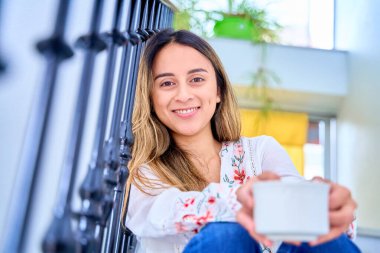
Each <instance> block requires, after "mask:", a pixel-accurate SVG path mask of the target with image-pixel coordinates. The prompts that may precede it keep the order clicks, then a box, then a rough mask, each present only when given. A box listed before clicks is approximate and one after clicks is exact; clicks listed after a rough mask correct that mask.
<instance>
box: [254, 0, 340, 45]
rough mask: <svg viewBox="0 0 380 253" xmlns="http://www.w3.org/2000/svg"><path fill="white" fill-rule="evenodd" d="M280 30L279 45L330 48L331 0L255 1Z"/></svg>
mask: <svg viewBox="0 0 380 253" xmlns="http://www.w3.org/2000/svg"><path fill="white" fill-rule="evenodd" d="M256 2H257V4H258V5H259V6H260V7H263V8H266V10H267V11H268V14H269V15H270V16H271V17H272V18H273V19H275V20H276V21H277V22H278V23H279V24H281V25H282V26H283V27H284V28H283V29H282V31H281V32H280V44H284V45H292V46H303V47H313V48H321V49H333V48H334V7H335V1H334V0H323V1H321V0H256Z"/></svg>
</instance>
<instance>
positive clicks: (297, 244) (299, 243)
mask: <svg viewBox="0 0 380 253" xmlns="http://www.w3.org/2000/svg"><path fill="white" fill-rule="evenodd" d="M284 242H285V243H287V244H291V245H295V246H300V245H301V242H295V241H284Z"/></svg>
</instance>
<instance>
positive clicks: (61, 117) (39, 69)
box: [0, 0, 117, 252]
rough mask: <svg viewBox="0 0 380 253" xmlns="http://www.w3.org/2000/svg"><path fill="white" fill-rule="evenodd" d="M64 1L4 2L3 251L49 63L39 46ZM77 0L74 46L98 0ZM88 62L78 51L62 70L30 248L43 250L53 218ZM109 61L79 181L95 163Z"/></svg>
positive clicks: (93, 100)
mask: <svg viewBox="0 0 380 253" xmlns="http://www.w3.org/2000/svg"><path fill="white" fill-rule="evenodd" d="M58 2H59V1H56V0H54V1H51V0H40V1H23V0H8V1H3V5H2V10H1V11H2V13H1V14H2V20H1V26H2V27H1V35H0V36H1V37H0V40H1V43H0V45H1V47H2V48H1V49H2V52H3V55H4V56H5V58H6V60H7V62H8V69H7V72H6V74H5V75H2V76H0V113H1V116H0V140H1V142H0V185H1V191H0V200H1V201H0V251H1V247H2V246H3V244H4V243H3V241H2V240H3V239H4V236H5V235H6V233H7V225H8V223H7V217H9V213H8V211H9V210H8V207H9V204H10V202H11V200H12V192H13V190H14V189H13V186H14V182H15V181H16V180H17V176H18V174H17V173H18V165H19V158H20V157H21V156H22V148H23V140H24V135H25V132H26V129H27V124H28V119H29V113H30V110H31V108H32V107H33V104H34V102H35V101H36V99H37V95H38V90H39V88H40V87H41V85H42V83H43V80H44V74H45V72H44V71H45V67H46V61H45V60H44V58H43V57H42V56H41V55H39V54H38V53H37V51H36V50H35V43H36V42H37V41H39V40H41V39H45V38H48V37H49V36H50V33H51V32H52V29H53V27H54V23H55V19H56V12H57V3H58ZM71 2H72V6H71V8H70V14H69V18H68V23H67V34H66V41H67V42H68V43H69V44H70V45H71V46H72V45H74V42H75V40H76V39H77V38H78V37H79V36H80V35H83V34H85V33H86V32H87V31H88V27H89V20H90V14H91V11H92V4H93V2H94V1H92V0H85V1H71ZM105 3H106V4H105V14H104V18H103V20H104V22H102V27H103V28H102V31H106V30H108V28H109V27H110V23H111V21H112V19H111V15H112V11H113V10H112V8H113V6H112V5H113V1H105ZM82 64H83V54H82V51H81V50H78V49H76V50H75V55H74V57H73V58H71V59H69V60H68V61H66V62H64V63H63V64H62V66H61V67H60V69H59V73H58V78H57V80H58V82H57V85H56V90H55V94H54V102H53V105H52V109H51V113H52V117H51V119H50V124H49V127H48V131H47V132H48V136H47V143H46V146H45V152H44V157H43V159H42V162H41V167H40V175H41V176H40V178H39V180H38V182H37V187H36V192H35V199H34V200H33V206H32V208H31V216H30V221H29V222H30V225H29V230H28V231H27V236H26V237H27V238H26V241H24V244H25V245H26V247H25V249H27V252H41V250H40V245H41V240H42V238H43V236H44V234H45V232H46V229H47V227H48V226H49V224H50V222H51V219H52V217H53V207H54V204H55V201H56V197H57V189H58V184H59V177H60V174H61V169H62V167H63V159H64V155H65V148H66V144H67V140H68V138H69V137H68V134H69V131H70V125H71V119H72V115H73V112H74V109H75V101H76V92H77V90H78V88H79V82H80V73H81V69H82ZM104 65H105V53H104V52H102V53H101V54H100V56H99V58H98V59H97V63H96V68H95V73H94V75H95V76H94V83H93V86H94V90H93V91H92V93H91V94H90V108H91V109H90V110H89V111H90V113H89V115H88V116H87V119H88V122H90V124H87V127H86V129H85V133H84V135H85V137H84V141H83V143H82V145H83V146H84V149H83V151H82V157H81V161H80V165H79V169H80V171H79V174H78V178H77V184H79V183H80V182H82V180H83V177H84V175H85V173H86V172H87V165H88V163H89V161H90V153H91V149H92V142H93V139H94V138H93V136H94V128H95V127H94V126H95V122H96V119H97V106H98V104H99V94H100V89H101V85H102V83H103V71H104ZM116 80H117V78H116ZM74 197H75V203H74V208H75V210H78V209H79V206H78V199H79V198H78V191H76V192H75V196H74Z"/></svg>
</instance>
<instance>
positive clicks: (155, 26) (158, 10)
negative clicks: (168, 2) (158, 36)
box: [153, 1, 163, 32]
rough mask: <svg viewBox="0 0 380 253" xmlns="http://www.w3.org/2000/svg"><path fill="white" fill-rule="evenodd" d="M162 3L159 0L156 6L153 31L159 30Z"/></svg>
mask: <svg viewBox="0 0 380 253" xmlns="http://www.w3.org/2000/svg"><path fill="white" fill-rule="evenodd" d="M162 5H163V4H162V3H161V1H159V2H158V6H157V12H156V18H155V21H154V26H153V27H154V28H153V30H154V31H155V32H159V31H160V18H161V11H162Z"/></svg>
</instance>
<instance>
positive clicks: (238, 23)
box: [214, 16, 255, 40]
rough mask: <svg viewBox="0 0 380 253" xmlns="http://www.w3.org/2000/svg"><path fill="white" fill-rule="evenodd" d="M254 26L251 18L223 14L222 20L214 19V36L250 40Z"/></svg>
mask: <svg viewBox="0 0 380 253" xmlns="http://www.w3.org/2000/svg"><path fill="white" fill-rule="evenodd" d="M254 30H255V29H254V26H253V24H252V22H251V20H249V19H247V18H244V17H241V16H224V18H223V20H220V21H216V23H215V26H214V34H215V36H216V37H226V38H234V39H243V40H252V38H253V34H254Z"/></svg>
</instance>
